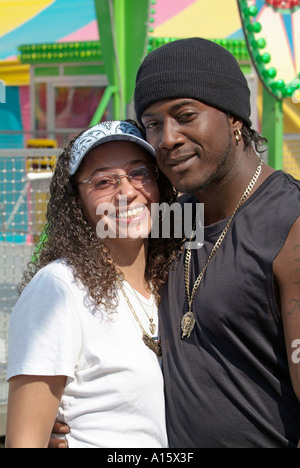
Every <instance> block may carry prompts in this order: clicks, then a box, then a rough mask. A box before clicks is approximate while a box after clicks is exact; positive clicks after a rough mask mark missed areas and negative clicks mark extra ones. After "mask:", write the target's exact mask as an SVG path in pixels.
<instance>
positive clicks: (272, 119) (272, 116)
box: [262, 88, 283, 170]
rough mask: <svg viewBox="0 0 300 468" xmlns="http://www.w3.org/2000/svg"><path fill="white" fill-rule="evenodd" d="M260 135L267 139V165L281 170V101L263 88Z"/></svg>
mask: <svg viewBox="0 0 300 468" xmlns="http://www.w3.org/2000/svg"><path fill="white" fill-rule="evenodd" d="M262 120H263V122H262V134H263V136H264V137H265V138H267V139H268V142H269V144H268V163H269V165H270V166H271V167H273V168H274V169H276V170H282V169H283V109H282V100H281V99H275V98H274V97H273V95H271V94H270V93H269V92H268V91H267V90H266V89H265V88H263V118H262Z"/></svg>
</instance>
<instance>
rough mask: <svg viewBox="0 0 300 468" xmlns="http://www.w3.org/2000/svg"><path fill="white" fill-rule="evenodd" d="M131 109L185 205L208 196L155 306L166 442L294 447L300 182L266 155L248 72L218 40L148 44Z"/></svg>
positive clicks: (299, 351)
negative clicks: (194, 233)
mask: <svg viewBox="0 0 300 468" xmlns="http://www.w3.org/2000/svg"><path fill="white" fill-rule="evenodd" d="M135 108H136V113H137V118H138V120H139V122H140V124H142V126H143V127H144V128H145V132H146V137H147V140H148V141H149V143H150V144H152V145H153V146H154V147H155V149H156V155H157V161H158V164H159V166H160V169H161V170H162V171H163V172H164V173H165V175H166V176H167V177H168V178H169V179H170V180H171V182H172V183H173V185H174V186H175V187H176V188H177V189H178V191H179V192H182V193H185V194H187V195H185V196H184V197H183V202H186V203H188V202H189V203H193V204H195V203H196V202H198V203H204V214H205V244H204V246H203V247H202V248H200V249H198V250H189V249H187V250H186V252H184V253H183V255H182V258H181V260H180V263H179V266H178V268H177V269H176V270H174V271H171V272H170V274H169V281H168V285H167V286H166V288H165V290H164V292H163V295H162V301H161V305H160V320H161V322H160V323H161V325H160V327H161V339H162V348H163V371H164V377H165V395H166V405H167V429H168V436H169V443H170V447H182V448H183V447H189V448H191V447H296V446H297V444H298V441H299V439H300V403H299V398H300V182H299V181H296V180H295V179H294V178H292V177H291V176H289V175H287V174H284V173H283V172H281V171H274V170H273V169H272V168H270V167H268V166H267V165H265V164H262V162H261V161H260V159H259V158H258V156H257V154H256V151H255V149H256V150H258V149H259V146H260V145H261V144H262V143H263V142H264V139H263V138H261V137H260V136H259V135H258V134H257V133H256V132H255V131H254V130H252V129H251V121H250V92H249V88H248V86H247V82H246V79H245V77H244V75H243V74H242V72H241V70H240V67H239V65H238V63H237V62H236V60H235V59H234V57H233V56H232V55H231V54H230V53H229V52H227V51H226V50H225V49H224V48H222V47H220V46H218V45H216V44H214V43H212V42H210V41H207V40H204V39H200V38H192V39H184V40H178V41H174V42H171V43H169V44H167V45H165V46H163V47H161V48H159V49H157V50H155V51H153V52H152V53H150V54H149V55H148V56H147V57H146V58H145V60H144V62H143V63H142V65H141V67H140V69H139V71H138V74H137V81H136V90H135ZM188 194H191V195H188Z"/></svg>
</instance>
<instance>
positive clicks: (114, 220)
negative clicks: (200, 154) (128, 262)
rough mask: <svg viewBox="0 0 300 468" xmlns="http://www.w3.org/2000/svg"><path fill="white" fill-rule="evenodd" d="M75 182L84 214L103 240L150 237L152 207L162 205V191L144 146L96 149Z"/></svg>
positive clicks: (123, 144) (122, 144)
mask: <svg viewBox="0 0 300 468" xmlns="http://www.w3.org/2000/svg"><path fill="white" fill-rule="evenodd" d="M126 175H127V177H126ZM76 179H77V182H78V183H79V185H78V189H79V200H80V204H81V206H82V210H83V212H84V214H85V215H86V217H87V219H88V220H89V222H90V224H91V226H92V227H93V228H94V229H95V230H96V232H97V234H98V236H99V237H100V238H103V239H107V238H110V239H126V240H128V241H129V240H130V241H132V240H134V239H138V238H139V239H140V238H147V237H148V236H149V234H150V230H151V226H152V222H151V204H152V203H158V202H159V189H158V185H157V182H156V167H155V160H154V158H153V157H152V156H151V155H150V154H149V153H148V152H147V151H146V150H144V149H143V148H142V147H141V146H139V145H137V144H135V143H132V142H128V141H114V142H108V143H104V144H102V145H100V146H98V147H96V148H94V149H93V150H91V151H90V152H89V153H88V154H87V155H86V156H85V158H84V160H83V162H82V164H81V166H80V168H79V170H78V173H77V175H76ZM80 182H81V183H80ZM82 182H83V183H82ZM110 242H111V241H110Z"/></svg>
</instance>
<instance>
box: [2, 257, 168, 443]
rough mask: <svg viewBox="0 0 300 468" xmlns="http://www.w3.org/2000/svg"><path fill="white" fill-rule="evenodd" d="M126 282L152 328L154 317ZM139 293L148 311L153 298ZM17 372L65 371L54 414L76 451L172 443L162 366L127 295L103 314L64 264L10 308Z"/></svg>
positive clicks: (46, 271)
mask: <svg viewBox="0 0 300 468" xmlns="http://www.w3.org/2000/svg"><path fill="white" fill-rule="evenodd" d="M124 286H125V288H126V293H127V295H128V297H129V299H130V301H131V303H132V305H133V307H134V309H135V311H136V313H137V315H138V317H139V318H140V320H141V322H142V324H143V326H144V328H145V330H146V331H147V333H149V319H148V318H147V316H146V314H145V312H144V311H143V310H142V308H141V305H140V303H139V301H138V299H137V297H136V296H135V295H134V293H133V291H132V289H131V287H130V286H129V284H128V283H126V282H124ZM135 293H136V294H137V295H138V297H139V299H140V301H142V303H143V305H144V307H145V309H146V310H147V312H148V314H149V316H151V314H152V310H153V307H152V306H153V302H152V301H153V297H152V298H151V299H150V300H147V299H146V298H144V297H143V296H142V295H140V294H139V293H138V292H135ZM154 307H155V310H154V317H155V320H154V322H155V323H156V325H157V308H156V306H154ZM156 333H157V332H156ZM149 334H150V333H149ZM16 375H47V376H49V375H53V376H54V375H65V376H67V383H66V387H65V391H64V395H63V397H62V400H61V404H60V408H59V412H58V415H57V418H58V419H59V420H60V421H62V422H66V423H67V424H68V425H69V426H70V429H71V432H70V434H69V435H68V436H67V439H68V442H69V446H70V447H71V448H75V447H108V448H110V447H115V448H119V447H123V448H127V447H136V448H140V447H150V448H154V447H167V435H166V426H165V406H164V392H163V377H162V372H161V367H160V363H159V360H158V358H157V356H156V355H155V354H154V352H153V351H151V350H150V349H149V348H148V347H147V346H146V345H145V344H144V342H143V341H142V332H141V330H140V328H139V326H138V324H137V322H136V320H135V318H134V317H133V315H132V312H131V311H130V309H129V307H128V304H127V303H126V301H125V298H124V296H123V294H122V293H121V292H120V294H119V305H118V307H117V311H116V313H113V314H111V315H107V314H105V313H104V314H103V313H101V311H100V310H99V309H95V308H94V307H92V306H91V305H90V304H89V303H88V301H87V293H86V291H84V289H83V288H82V287H79V286H78V284H77V283H76V282H75V279H74V277H73V274H72V271H71V269H70V268H69V267H68V266H67V265H65V264H64V263H63V262H61V261H56V262H53V263H51V264H49V265H48V266H46V267H45V268H43V269H42V270H40V271H39V272H38V273H37V275H36V276H35V277H34V278H33V280H32V281H31V282H30V284H29V285H28V286H27V288H26V289H25V290H24V291H23V293H22V295H21V297H20V299H19V301H18V303H17V304H16V306H15V308H14V310H13V312H12V316H11V321H10V329H9V356H8V370H7V379H8V380H9V379H10V378H11V377H13V376H16Z"/></svg>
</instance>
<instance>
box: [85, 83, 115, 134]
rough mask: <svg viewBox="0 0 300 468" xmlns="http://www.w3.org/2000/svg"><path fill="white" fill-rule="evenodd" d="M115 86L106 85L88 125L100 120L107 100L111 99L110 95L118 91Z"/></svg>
mask: <svg viewBox="0 0 300 468" xmlns="http://www.w3.org/2000/svg"><path fill="white" fill-rule="evenodd" d="M118 91H119V90H118V88H117V86H108V87H107V88H106V90H105V91H104V94H103V96H102V99H101V101H100V103H99V106H98V107H97V109H96V112H95V114H94V117H93V118H92V120H91V123H90V127H93V126H94V125H97V123H99V122H101V119H102V117H103V114H104V112H105V110H106V108H107V106H108V103H109V101H110V100H111V98H112V96H113V95H114V94H116V93H117V92H118Z"/></svg>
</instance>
